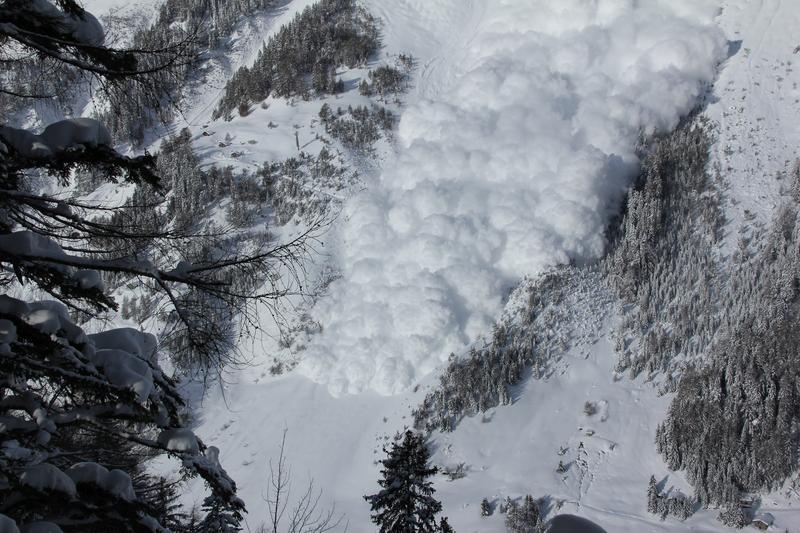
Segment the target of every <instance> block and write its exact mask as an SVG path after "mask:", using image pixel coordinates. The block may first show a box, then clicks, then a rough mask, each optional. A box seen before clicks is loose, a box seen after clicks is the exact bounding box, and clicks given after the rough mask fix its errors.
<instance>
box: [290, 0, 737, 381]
mask: <svg viewBox="0 0 800 533" xmlns="http://www.w3.org/2000/svg"><path fill="white" fill-rule="evenodd" d="M429 2H430V0H402V2H401V4H403V5H404V8H406V9H418V10H420V11H421V12H424V13H428V11H425V10H429V9H430V7H429V5H428V3H429ZM437 3H440V4H441V5H442V6H445V7H447V6H448V5H449V4H452V5H450V6H449V9H454V10H456V9H472V10H473V11H475V13H474V15H475V16H474V17H473V18H474V19H476V20H478V21H479V23H478V24H477V29H476V30H475V32H474V34H473V35H468V36H467V38H464V39H463V41H462V42H461V43H458V44H459V45H460V48H461V49H460V51H459V52H458V54H457V56H458V59H457V63H456V64H454V61H455V60H454V59H453V57H455V54H454V55H453V57H450V58H447V57H444V58H439V64H440V65H441V64H444V65H445V66H442V67H440V69H439V70H440V71H441V72H442V73H446V74H442V75H441V76H440V77H439V78H438V79H437V77H436V75H433V76H430V75H429V76H427V77H426V78H425V79H424V80H423V79H422V77H420V83H428V84H431V83H437V84H439V85H440V87H437V88H436V90H435V91H422V93H423V94H436V96H435V97H433V98H428V99H420V100H418V101H414V102H412V103H411V104H410V105H409V107H408V108H407V110H406V111H405V113H404V114H403V117H402V120H401V123H400V126H399V135H398V137H399V145H400V146H399V149H398V153H397V156H396V159H395V160H394V161H391V162H390V163H388V164H387V165H386V168H385V170H384V172H383V174H382V176H381V177H380V179H379V180H378V182H377V183H375V184H373V185H372V186H371V187H370V189H369V190H368V191H367V192H364V193H363V194H361V195H359V196H357V197H356V198H354V199H353V200H352V201H351V202H350V203H349V204H348V205H347V206H346V209H345V213H344V216H343V217H342V219H343V222H342V223H341V225H340V227H339V228H338V230H337V231H338V232H339V234H338V240H339V242H340V246H339V248H340V251H339V257H338V260H339V262H340V265H339V266H340V268H341V271H342V277H341V279H338V280H337V281H335V282H334V283H333V284H332V285H331V287H330V291H329V294H328V295H327V296H326V297H325V298H324V299H322V301H321V302H320V303H318V304H317V306H316V308H315V309H314V315H315V317H316V318H317V319H318V320H319V321H320V322H321V323H322V325H323V332H322V333H321V334H319V335H318V336H317V337H316V338H315V339H314V340H313V342H312V343H311V345H310V346H309V348H308V350H307V351H306V352H305V355H304V360H303V362H302V364H301V367H300V368H301V371H302V372H303V373H304V374H306V375H307V376H309V377H310V378H312V379H314V380H316V381H318V382H321V383H326V384H328V386H329V388H330V390H331V391H332V392H333V393H334V394H341V393H355V392H359V391H362V390H364V389H373V390H376V391H378V392H380V393H383V394H395V393H398V392H401V391H402V390H404V389H406V388H407V387H409V386H410V385H412V384H413V383H414V382H415V381H416V380H418V379H419V378H420V377H422V376H424V375H425V374H427V373H429V372H430V371H431V370H433V369H434V368H435V367H436V366H438V365H440V364H441V363H442V361H444V360H446V358H447V356H448V355H449V354H450V353H451V352H458V351H460V350H462V349H463V348H464V347H465V346H467V345H468V344H469V343H470V342H472V341H474V340H475V339H476V338H477V337H478V336H479V335H481V334H483V333H486V332H488V331H489V329H490V327H491V324H492V322H493V320H494V319H495V318H496V317H497V315H498V312H499V310H500V309H501V308H502V303H503V296H504V294H507V290H508V289H509V287H511V286H512V285H513V284H514V283H515V282H516V281H517V280H519V278H520V277H522V276H524V275H528V274H536V273H538V272H541V271H543V270H545V269H547V268H549V267H552V266H555V265H559V264H564V263H567V262H569V261H579V262H580V261H588V260H593V259H597V258H599V257H601V256H602V254H603V252H604V248H605V244H606V243H605V240H604V237H603V233H604V229H605V226H606V224H607V222H608V220H609V217H610V216H611V215H612V214H613V213H614V212H615V211H616V210H617V209H618V208H619V203H620V200H621V198H622V195H623V194H624V191H625V189H626V187H627V186H628V185H629V183H630V179H631V177H632V176H633V174H634V173H635V171H636V168H637V164H638V160H637V158H636V156H635V153H634V146H635V143H636V141H637V139H638V137H639V135H640V133H641V132H645V133H652V132H654V131H664V130H669V129H671V128H673V127H675V126H676V124H677V123H678V121H679V119H680V117H681V116H682V115H685V114H686V113H687V112H689V111H690V110H691V109H692V107H693V106H694V105H695V104H696V102H697V100H698V98H699V97H700V96H701V94H702V92H703V91H704V90H705V87H706V86H707V84H708V83H710V82H712V81H713V79H714V76H715V71H716V66H717V65H718V63H719V62H720V61H721V60H722V59H724V53H725V51H726V50H727V47H726V42H725V40H724V38H723V36H722V34H721V32H720V31H719V30H718V29H717V28H716V27H715V26H714V24H713V20H714V16H715V15H716V12H717V7H716V3H715V2H711V1H704V0H559V1H558V2H553V1H552V0H493V1H485V2H478V1H467V0H461V1H455V0H445V1H442V0H439V1H438V2H437ZM409 19H410V20H413V19H414V17H409ZM425 24H426V26H429V27H430V28H431V29H430V31H434V32H442V33H447V32H453V28H452V27H450V25H449V24H448V19H446V18H443V19H442V23H441V25H440V27H436V24H433V23H432V22H431V20H430V18H427V19H426V20H425ZM457 48H459V46H457V47H456V49H457ZM421 59H423V60H424V59H425V58H421ZM448 59H450V61H451V63H450V64H449V65H448V64H447V61H448Z"/></svg>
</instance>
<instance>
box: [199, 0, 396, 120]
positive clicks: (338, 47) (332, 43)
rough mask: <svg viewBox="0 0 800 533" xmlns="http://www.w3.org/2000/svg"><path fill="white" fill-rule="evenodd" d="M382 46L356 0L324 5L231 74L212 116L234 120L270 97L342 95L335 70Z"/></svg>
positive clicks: (294, 22) (355, 63)
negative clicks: (237, 111)
mask: <svg viewBox="0 0 800 533" xmlns="http://www.w3.org/2000/svg"><path fill="white" fill-rule="evenodd" d="M379 47H380V34H379V31H378V25H377V22H376V21H375V19H374V18H373V17H372V15H370V14H369V13H367V12H366V11H365V10H364V9H363V8H360V7H359V6H358V5H357V4H356V2H355V0H322V1H320V2H318V3H316V4H314V5H313V6H309V7H307V8H306V9H305V10H303V12H302V13H300V14H298V15H297V16H296V17H295V18H294V20H292V21H291V22H290V23H289V24H286V25H284V26H283V27H281V29H280V30H279V31H278V32H277V33H276V34H275V35H274V36H272V37H270V39H269V41H268V42H267V43H265V44H264V46H263V48H262V49H261V51H260V52H259V54H258V57H257V58H256V61H255V63H254V64H253V66H252V67H249V68H248V67H242V68H240V69H239V70H238V71H237V72H236V73H235V74H234V75H233V77H232V78H231V80H230V81H229V82H228V85H227V86H226V87H225V94H224V96H223V97H222V99H221V100H220V103H219V106H218V107H217V109H216V110H215V111H214V115H213V117H214V118H215V119H216V118H219V117H222V116H225V117H230V116H231V112H232V111H233V110H234V109H241V110H244V109H247V108H248V107H249V106H250V104H252V103H253V102H259V101H261V100H264V99H265V98H267V97H268V96H270V95H274V96H278V97H287V98H288V97H291V96H300V97H303V98H309V97H310V96H311V95H312V94H318V95H320V94H333V93H337V92H340V91H342V90H343V89H344V88H343V87H342V85H341V83H340V82H338V81H337V79H336V68H337V67H341V66H346V67H356V66H359V65H362V64H364V63H365V62H366V61H367V59H368V58H369V57H370V56H372V55H373V54H374V53H375V52H377V51H378V49H379Z"/></svg>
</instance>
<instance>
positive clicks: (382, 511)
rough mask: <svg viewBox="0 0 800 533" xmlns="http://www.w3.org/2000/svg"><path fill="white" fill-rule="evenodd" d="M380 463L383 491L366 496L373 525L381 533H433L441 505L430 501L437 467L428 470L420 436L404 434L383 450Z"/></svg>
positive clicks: (425, 448) (435, 501)
mask: <svg viewBox="0 0 800 533" xmlns="http://www.w3.org/2000/svg"><path fill="white" fill-rule="evenodd" d="M384 451H386V453H387V454H388V457H387V458H386V459H384V460H382V461H381V463H382V464H383V470H381V475H382V476H383V479H381V480H379V481H378V484H379V485H380V486H381V487H382V490H381V491H380V492H378V493H377V494H373V495H371V496H365V497H364V499H365V500H367V501H368V502H369V504H370V506H371V507H372V512H373V514H372V521H373V522H374V523H375V524H377V525H378V526H380V532H381V533H432V532H435V531H437V524H436V516H435V515H436V514H437V513H438V512H440V511H441V510H442V504H441V503H439V502H438V501H437V500H435V499H434V498H433V494H434V492H435V491H434V488H433V484H432V483H431V482H430V481H426V480H427V479H428V478H429V477H431V476H433V475H434V474H436V472H437V471H438V470H437V468H436V467H428V459H429V452H428V449H427V447H426V446H425V441H424V438H423V436H422V435H420V434H416V433H414V432H412V431H410V430H409V431H406V433H405V435H404V437H403V440H402V441H401V442H399V443H398V442H395V443H393V444H392V447H391V449H389V450H384Z"/></svg>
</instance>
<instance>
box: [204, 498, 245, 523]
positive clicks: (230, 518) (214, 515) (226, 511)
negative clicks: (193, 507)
mask: <svg viewBox="0 0 800 533" xmlns="http://www.w3.org/2000/svg"><path fill="white" fill-rule="evenodd" d="M203 511H205V512H206V516H205V518H203V521H202V522H201V523H200V528H199V533H237V532H238V531H241V530H242V528H241V527H240V526H239V524H240V523H241V521H242V513H240V512H239V511H238V510H236V509H230V508H229V507H228V506H226V505H225V503H224V502H223V501H221V500H220V499H219V498H218V497H217V496H216V495H214V494H209V495H208V496H206V499H205V500H204V501H203Z"/></svg>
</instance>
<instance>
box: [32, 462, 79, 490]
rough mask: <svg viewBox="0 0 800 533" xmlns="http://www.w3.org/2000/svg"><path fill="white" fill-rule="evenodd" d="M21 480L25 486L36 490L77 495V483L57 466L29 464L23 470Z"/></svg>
mask: <svg viewBox="0 0 800 533" xmlns="http://www.w3.org/2000/svg"><path fill="white" fill-rule="evenodd" d="M19 482H20V484H21V485H23V486H28V487H31V488H33V489H36V490H45V491H54V492H63V493H64V494H66V495H68V496H71V497H73V498H74V497H75V495H76V489H75V483H74V482H73V481H72V480H71V479H70V478H69V476H67V475H66V474H65V473H64V472H62V471H61V470H59V469H58V468H56V467H55V466H53V465H51V464H47V463H42V464H38V465H34V466H29V467H28V468H26V469H25V471H24V472H22V475H21V476H20V478H19Z"/></svg>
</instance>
